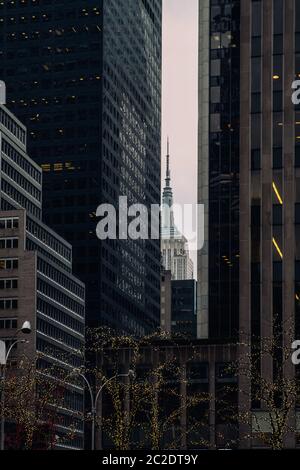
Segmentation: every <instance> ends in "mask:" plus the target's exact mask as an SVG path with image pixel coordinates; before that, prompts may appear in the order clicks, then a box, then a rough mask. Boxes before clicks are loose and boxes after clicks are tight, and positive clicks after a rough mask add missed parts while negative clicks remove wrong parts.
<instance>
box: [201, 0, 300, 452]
mask: <svg viewBox="0 0 300 470" xmlns="http://www.w3.org/2000/svg"><path fill="white" fill-rule="evenodd" d="M199 24H200V39H199V44H200V61H199V70H200V76H199V79H200V89H199V112H200V125H199V202H200V203H204V204H205V206H206V243H205V248H204V250H202V252H201V253H200V254H199V273H198V277H199V292H198V295H199V302H198V335H199V336H200V337H202V338H205V337H206V338H210V341H213V339H214V338H216V337H218V338H220V339H221V340H223V341H227V340H228V339H229V338H238V335H237V331H238V330H239V333H240V334H239V338H240V342H241V343H243V342H245V344H248V339H249V338H250V337H252V338H253V337H256V338H260V339H261V340H262V339H264V338H268V339H269V340H271V339H272V338H274V337H275V331H276V332H277V333H278V334H279V337H281V338H282V340H281V346H280V347H284V348H290V345H291V340H292V338H291V336H292V337H295V338H297V337H298V336H299V331H298V330H299V321H298V320H299V312H300V303H299V298H300V297H299V286H300V284H299V282H300V278H299V272H300V270H299V263H300V250H299V247H300V245H299V243H300V233H299V203H300V199H299V198H300V169H299V168H300V161H299V149H300V146H299V142H300V141H299V137H300V136H299V130H300V127H299V126H300V114H299V106H295V105H294V104H293V102H292V93H293V90H292V83H293V81H294V80H296V79H297V78H299V74H300V69H299V67H300V61H299V59H300V55H299V54H300V49H299V44H300V43H299V38H300V5H299V2H298V1H294V0H264V1H260V0H254V1H248V0H241V1H235V0H232V1H223V0H212V1H210V0H204V1H202V0H201V1H200V23H199ZM291 332H292V334H291ZM245 340H247V341H245ZM253 347H254V344H253V342H252V344H251V341H250V343H249V348H252V350H253ZM250 351H251V349H248V350H246V351H245V350H242V351H241V354H242V355H243V357H245V354H246V353H247V352H248V353H249V352H250ZM275 359H276V357H275V356H273V358H272V357H270V356H269V357H268V359H267V358H266V357H263V355H261V358H260V360H259V361H257V368H258V373H261V375H262V377H263V378H264V380H267V381H269V382H270V383H272V381H275V380H276V379H277V378H278V369H276V366H275ZM293 373H294V370H293V366H292V362H291V360H288V361H287V364H286V365H285V366H284V371H283V374H286V375H285V377H292V376H293ZM240 382H241V383H240V388H241V389H243V390H247V387H250V385H251V383H249V381H247V380H246V381H244V380H243V378H240ZM245 406H246V408H247V407H248V408H251V406H253V407H255V408H257V407H258V413H260V412H262V411H263V404H262V403H259V404H258V403H255V404H254V403H252V404H251V398H249V401H248V403H246V404H245ZM291 419H292V422H291V423H290V424H291V428H294V429H297V426H296V424H295V415H293V417H292V418H291ZM247 445H250V441H248V444H247ZM285 445H286V446H287V447H294V445H295V433H291V435H289V436H287V438H286V440H285Z"/></svg>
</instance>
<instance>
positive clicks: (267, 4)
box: [261, 0, 273, 380]
mask: <svg viewBox="0 0 300 470" xmlns="http://www.w3.org/2000/svg"><path fill="white" fill-rule="evenodd" d="M262 7H263V29H262V47H263V50H262V127H261V132H262V161H261V184H262V187H261V223H262V232H261V237H262V239H261V280H262V290H261V299H262V306H263V309H262V312H261V336H262V338H271V337H272V335H273V315H272V305H273V299H272V271H273V262H272V238H273V234H272V224H271V220H272V167H273V162H272V55H271V51H272V31H273V28H272V18H273V17H272V12H273V6H272V0H265V1H264V2H262ZM261 373H262V376H263V377H265V379H267V378H268V379H269V380H270V379H271V377H272V362H271V361H270V357H269V356H268V357H262V362H261Z"/></svg>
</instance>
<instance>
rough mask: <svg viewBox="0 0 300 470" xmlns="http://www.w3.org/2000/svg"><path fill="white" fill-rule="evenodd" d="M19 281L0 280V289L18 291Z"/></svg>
mask: <svg viewBox="0 0 300 470" xmlns="http://www.w3.org/2000/svg"><path fill="white" fill-rule="evenodd" d="M17 288H18V279H0V289H1V290H3V289H17Z"/></svg>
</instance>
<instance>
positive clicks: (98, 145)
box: [0, 0, 162, 335]
mask: <svg viewBox="0 0 300 470" xmlns="http://www.w3.org/2000/svg"><path fill="white" fill-rule="evenodd" d="M161 16H162V5H161V0H139V1H137V0H130V1H127V2H123V1H121V0H93V1H92V2H86V1H85V0H76V1H72V2H63V1H59V2H58V1H57V0H50V1H49V0H47V1H45V0H40V1H37V2H29V1H25V2H23V1H22V2H19V1H18V2H14V3H12V2H4V3H3V4H2V5H0V17H1V18H0V21H1V24H2V26H3V34H2V40H1V44H2V48H1V52H0V54H1V57H2V59H3V60H2V61H1V63H2V65H1V70H0V75H1V78H2V79H3V80H5V81H6V85H7V95H8V97H7V106H8V108H9V109H10V110H12V111H13V112H14V113H15V114H16V115H17V116H18V117H19V118H20V119H21V120H22V122H24V123H25V124H26V125H27V127H28V130H29V135H30V143H29V152H30V155H31V156H32V158H33V159H34V161H35V162H37V163H38V164H40V165H41V166H42V168H43V175H44V194H45V197H44V201H45V204H44V209H45V210H44V216H45V221H46V223H47V224H49V225H51V227H54V228H55V230H56V231H57V233H59V234H60V235H61V236H63V237H64V238H65V239H66V240H68V241H69V242H70V243H71V244H72V246H73V247H74V249H73V255H74V272H75V273H76V274H77V275H80V278H81V279H82V280H83V281H84V282H85V284H86V299H87V321H88V323H89V325H90V326H99V325H107V326H110V327H115V328H118V329H120V330H122V331H127V332H131V333H135V334H141V335H142V334H144V333H146V332H149V331H152V330H153V329H155V328H156V327H157V326H158V325H159V313H160V312H159V311H160V304H159V301H160V242H159V239H156V240H140V241H132V240H118V241H116V240H106V241H103V242H100V241H99V240H98V239H97V237H96V225H97V222H98V221H97V219H96V210H97V207H98V206H99V205H100V204H102V203H109V204H112V205H114V206H115V207H116V208H117V205H118V201H119V197H120V196H127V198H128V205H131V204H134V203H139V204H141V203H142V204H145V205H146V206H147V207H150V205H151V204H160V129H161ZM158 238H159V237H158Z"/></svg>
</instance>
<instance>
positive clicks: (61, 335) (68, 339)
mask: <svg viewBox="0 0 300 470" xmlns="http://www.w3.org/2000/svg"><path fill="white" fill-rule="evenodd" d="M37 330H38V331H39V332H41V333H43V334H44V335H46V336H49V337H50V338H53V339H54V340H56V341H58V342H59V343H62V344H64V345H66V346H69V347H70V348H72V349H76V350H78V351H80V350H82V346H83V342H82V341H80V340H79V339H78V338H76V337H75V336H72V335H70V334H68V333H66V332H65V331H63V330H61V329H60V328H57V327H56V326H54V325H52V324H51V323H48V322H46V321H44V320H41V319H39V318H38V320H37Z"/></svg>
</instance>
